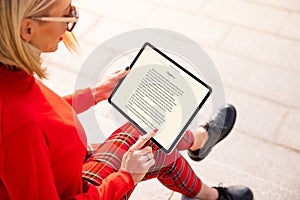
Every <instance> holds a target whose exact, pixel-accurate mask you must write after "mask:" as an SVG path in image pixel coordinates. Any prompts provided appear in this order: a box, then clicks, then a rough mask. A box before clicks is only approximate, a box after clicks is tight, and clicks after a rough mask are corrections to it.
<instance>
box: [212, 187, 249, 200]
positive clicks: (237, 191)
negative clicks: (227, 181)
mask: <svg viewBox="0 0 300 200" xmlns="http://www.w3.org/2000/svg"><path fill="white" fill-rule="evenodd" d="M214 188H215V189H217V190H218V192H219V197H218V199H217V200H253V193H252V191H251V190H250V188H248V187H245V186H240V185H238V186H230V187H221V186H219V187H214Z"/></svg>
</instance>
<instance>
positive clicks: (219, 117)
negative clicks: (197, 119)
mask: <svg viewBox="0 0 300 200" xmlns="http://www.w3.org/2000/svg"><path fill="white" fill-rule="evenodd" d="M235 119H236V109H235V108H234V106H233V105H230V104H225V105H224V106H222V107H221V108H219V109H218V110H217V111H216V112H215V113H214V114H213V115H212V116H211V118H210V120H209V121H208V122H207V123H206V124H205V125H204V126H203V127H204V128H205V129H206V130H207V132H208V140H207V142H206V143H205V144H204V146H203V147H202V148H201V149H197V150H195V151H191V150H189V151H188V155H189V157H190V158H191V159H192V160H194V161H201V160H203V159H204V158H205V157H206V156H207V155H208V154H209V152H210V151H211V149H212V148H213V146H215V145H216V144H217V143H219V142H220V141H222V140H223V139H224V138H225V137H226V136H227V135H228V134H229V133H230V131H231V129H232V127H233V125H234V123H235Z"/></svg>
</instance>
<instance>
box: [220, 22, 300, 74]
mask: <svg viewBox="0 0 300 200" xmlns="http://www.w3.org/2000/svg"><path fill="white" fill-rule="evenodd" d="M220 49H221V50H227V51H229V52H232V53H234V54H236V55H238V56H245V57H248V58H251V59H254V60H255V61H260V62H263V63H265V64H270V65H273V66H279V67H282V68H283V69H290V70H293V71H298V72H299V71H300V67H299V66H300V59H299V55H300V41H295V40H291V39H288V38H283V37H280V36H275V35H271V34H267V33H263V32H259V31H256V30H251V29H247V28H242V27H234V28H233V29H232V31H231V32H230V33H229V34H228V35H227V38H226V39H225V40H224V41H223V43H222V44H221V45H220Z"/></svg>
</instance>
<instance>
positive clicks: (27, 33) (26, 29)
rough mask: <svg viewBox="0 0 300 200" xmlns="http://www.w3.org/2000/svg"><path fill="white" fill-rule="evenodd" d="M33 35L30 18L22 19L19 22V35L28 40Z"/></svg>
mask: <svg viewBox="0 0 300 200" xmlns="http://www.w3.org/2000/svg"><path fill="white" fill-rule="evenodd" d="M32 36H33V24H32V19H28V18H26V19H23V20H22V23H21V37H22V39H23V40H24V41H26V42H30V41H31V39H32Z"/></svg>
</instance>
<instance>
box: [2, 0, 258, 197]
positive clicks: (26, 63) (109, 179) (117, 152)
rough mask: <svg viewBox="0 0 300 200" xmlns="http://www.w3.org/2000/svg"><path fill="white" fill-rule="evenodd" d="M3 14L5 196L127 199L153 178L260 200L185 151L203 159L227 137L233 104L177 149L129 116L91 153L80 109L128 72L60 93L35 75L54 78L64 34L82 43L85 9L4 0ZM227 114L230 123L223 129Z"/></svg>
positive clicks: (191, 192)
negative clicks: (211, 175) (48, 61)
mask: <svg viewBox="0 0 300 200" xmlns="http://www.w3.org/2000/svg"><path fill="white" fill-rule="evenodd" d="M0 16H1V21H0V28H1V32H0V36H1V39H2V40H1V45H0V62H1V63H0V116H1V117H0V199H3V200H6V199H25V200H26V199H30V200H32V199H43V200H46V199H51V200H53V199H122V198H123V199H126V198H128V197H129V195H130V193H131V192H132V190H133V189H134V187H135V185H136V184H137V183H138V182H139V181H141V180H143V179H144V180H146V179H149V178H153V177H157V178H158V179H159V180H160V181H161V182H162V183H163V184H164V185H166V186H167V187H168V188H170V189H172V190H174V191H178V192H180V193H182V194H184V195H185V196H186V197H187V196H189V197H195V198H198V199H199V198H203V199H245V200H248V199H252V193H251V191H250V190H249V189H248V188H246V187H231V188H222V187H217V188H210V187H208V186H206V185H205V184H204V183H202V182H201V180H200V179H199V178H198V177H197V176H196V175H195V174H194V172H193V170H192V169H191V168H190V166H189V165H188V163H187V161H186V160H185V159H184V158H183V157H182V156H181V155H180V154H179V153H178V151H179V150H183V149H189V155H190V156H191V158H192V159H194V160H201V159H203V158H204V157H205V156H206V155H207V154H208V152H209V151H210V150H211V148H212V147H213V145H214V144H212V142H211V138H213V137H212V135H214V134H218V137H219V138H220V139H218V141H217V142H219V141H221V140H222V139H223V138H224V137H226V135H228V133H229V132H230V130H231V128H232V126H233V124H234V120H235V110H234V108H233V107H232V106H229V105H227V106H225V107H223V108H222V109H220V110H219V111H218V113H216V115H215V116H213V117H212V120H211V121H210V122H208V123H207V124H206V125H205V126H204V127H199V128H198V129H197V131H196V133H192V132H191V131H187V132H186V134H185V136H184V137H183V139H182V140H181V141H180V143H179V144H178V148H177V150H175V151H174V152H173V153H172V154H170V155H164V154H163V153H162V152H160V151H159V149H157V147H155V145H153V144H152V143H151V142H149V141H148V140H149V138H150V137H152V136H153V135H154V134H155V133H152V134H149V135H147V136H142V137H141V133H140V132H139V131H138V130H136V129H135V128H134V127H133V126H132V125H131V124H129V123H127V124H125V125H124V126H122V127H121V128H119V129H118V130H116V131H115V132H114V133H113V134H112V135H111V136H110V137H109V138H108V139H107V140H106V141H105V142H104V143H103V144H101V145H100V146H99V147H97V149H96V150H95V151H94V152H93V154H92V155H89V156H88V157H86V154H87V151H86V137H85V132H84V130H83V128H82V126H81V125H80V122H79V120H78V118H77V117H76V114H78V113H80V112H83V111H85V110H87V109H88V108H89V107H91V106H93V105H95V104H96V103H98V102H100V101H102V100H106V99H107V98H108V97H109V96H110V94H111V92H112V90H113V88H114V87H115V85H116V83H117V82H118V81H119V80H120V79H121V78H122V77H124V76H125V75H126V74H127V71H126V70H117V71H116V72H114V73H113V74H111V75H110V76H108V77H106V78H105V79H104V80H102V82H101V83H100V84H99V86H98V87H97V88H94V89H89V88H88V89H84V90H81V91H77V92H76V93H75V94H73V95H70V96H67V97H64V98H62V97H59V96H58V95H56V94H55V93H54V92H53V91H51V90H50V89H49V88H47V87H46V86H45V85H43V83H41V82H40V81H39V80H38V79H36V78H35V77H34V75H36V76H38V77H39V78H41V79H42V78H45V77H46V70H45V68H42V67H41V61H40V54H41V53H44V52H53V51H56V49H57V47H58V43H59V42H60V41H63V42H64V43H65V44H66V46H67V47H68V48H69V49H71V50H75V49H76V39H75V37H74V36H73V34H72V32H71V31H72V30H73V28H74V26H75V24H76V22H77V20H78V11H77V10H76V8H75V7H74V6H72V5H71V1H70V0H1V1H0ZM74 102H77V103H76V105H75V104H74ZM228 113H230V114H228ZM220 118H222V120H221V121H223V120H224V119H225V125H228V127H227V128H226V127H225V125H224V124H222V125H224V126H222V128H221V129H219V131H218V130H217V127H219V125H218V123H219V121H220ZM201 147H203V148H201ZM200 148H201V149H200ZM85 158H86V159H85ZM82 169H83V174H82ZM148 171H149V172H148ZM82 176H83V178H82ZM183 183H184V184H183Z"/></svg>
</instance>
